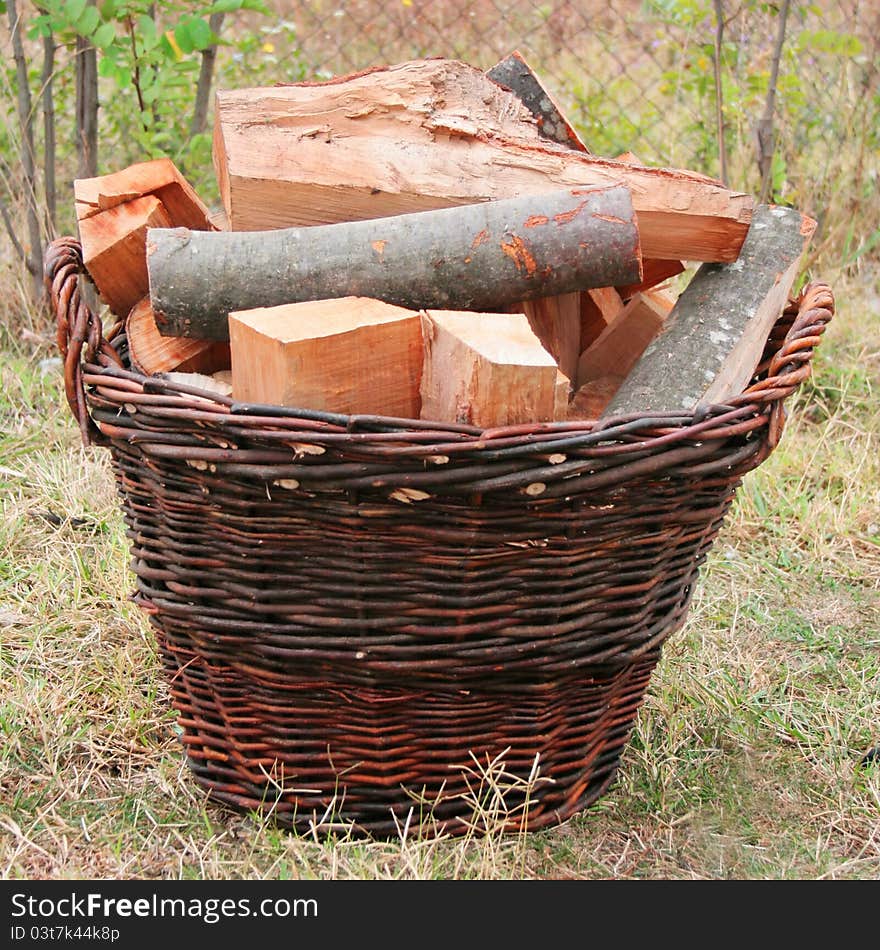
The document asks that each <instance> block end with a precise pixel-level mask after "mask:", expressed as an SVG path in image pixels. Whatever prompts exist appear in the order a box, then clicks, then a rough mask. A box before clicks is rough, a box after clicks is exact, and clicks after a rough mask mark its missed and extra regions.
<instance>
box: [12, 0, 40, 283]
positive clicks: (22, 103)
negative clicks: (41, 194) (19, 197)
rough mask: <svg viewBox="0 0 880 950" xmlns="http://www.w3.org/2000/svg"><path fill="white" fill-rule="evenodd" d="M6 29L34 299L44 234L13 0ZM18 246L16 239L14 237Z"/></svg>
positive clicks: (28, 97)
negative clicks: (12, 67)
mask: <svg viewBox="0 0 880 950" xmlns="http://www.w3.org/2000/svg"><path fill="white" fill-rule="evenodd" d="M6 9H7V14H8V16H9V33H10V37H11V39H12V56H13V59H14V60H15V75H16V81H17V87H18V88H17V95H16V105H17V108H18V125H19V129H20V131H21V170H22V174H23V176H24V189H25V203H26V206H27V228H28V243H29V244H30V248H29V249H28V253H27V254H26V255H25V261H26V263H27V269H28V271H29V272H30V274H31V277H32V278H33V291H34V299H35V300H39V299H40V297H41V295H42V292H43V235H42V231H41V230H40V215H39V211H38V209H37V190H36V186H37V182H36V178H37V171H36V159H35V154H36V152H35V149H34V120H33V115H32V113H31V90H30V86H29V85H28V67H27V59H26V58H25V54H24V45H23V43H22V39H21V28H22V22H21V17H20V15H19V12H18V5H17V3H16V0H9V2H8V3H7V7H6ZM3 220H4V223H5V224H6V227H7V230H9V227H10V223H11V222H10V220H9V217H8V214H7V213H6V212H5V211H4V214H3ZM13 243H14V244H17V245H18V246H19V247H21V245H20V243H19V242H18V241H17V240H14V241H13Z"/></svg>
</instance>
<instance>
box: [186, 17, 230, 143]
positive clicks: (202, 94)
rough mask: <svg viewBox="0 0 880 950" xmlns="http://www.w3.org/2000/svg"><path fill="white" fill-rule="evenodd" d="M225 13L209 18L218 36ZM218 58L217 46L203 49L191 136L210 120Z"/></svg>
mask: <svg viewBox="0 0 880 950" xmlns="http://www.w3.org/2000/svg"><path fill="white" fill-rule="evenodd" d="M224 16H225V14H224V13H212V14H211V16H210V18H209V19H208V25H209V26H210V27H211V32H212V33H213V34H214V35H215V36H217V35H219V33H220V30H221V29H223V18H224ZM216 59H217V46H216V44H214V45H213V46H209V47H208V48H207V49H205V50H202V65H201V69H199V81H198V85H197V86H196V102H195V106H194V108H193V114H192V121H191V122H190V126H189V137H190V138H192V137H193V136H194V135H199V134H200V133H201V132H204V131H205V124H206V123H207V121H208V105H209V103H210V101H211V83H212V82H213V79H214V63H215V61H216Z"/></svg>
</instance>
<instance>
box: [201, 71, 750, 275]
mask: <svg viewBox="0 0 880 950" xmlns="http://www.w3.org/2000/svg"><path fill="white" fill-rule="evenodd" d="M505 96H506V97H507V98H506V99H504V98H503V97H505ZM214 160H215V167H216V169H217V177H218V181H219V183H220V191H221V196H222V198H223V203H224V206H225V207H226V210H227V212H228V214H229V220H230V224H231V226H232V228H233V229H235V230H242V229H259V228H277V227H289V226H293V225H307V224H316V223H328V222H332V221H340V220H353V219H359V218H360V219H362V218H375V217H379V216H383V215H393V214H398V213H402V212H411V211H422V210H426V209H428V208H437V207H443V206H449V205H454V204H464V203H470V202H474V201H485V200H490V199H497V198H505V197H510V196H511V195H527V194H538V193H544V192H547V191H548V190H552V189H555V188H563V187H573V186H584V185H608V184H618V183H624V184H625V185H626V186H627V187H628V188H629V189H630V190H631V192H632V195H633V204H634V206H635V208H636V211H637V213H638V218H639V228H640V232H641V240H642V252H643V254H644V255H645V256H646V257H659V258H664V259H671V258H681V259H686V260H728V261H731V260H735V259H736V256H737V254H738V252H739V249H740V247H741V245H742V241H743V239H744V238H745V234H746V231H747V230H748V223H749V220H750V218H751V209H752V199H751V198H750V197H749V196H748V195H746V194H742V193H738V192H732V191H729V190H728V189H726V188H725V187H724V186H723V185H721V184H720V183H719V182H717V181H715V180H713V179H710V178H706V177H705V176H703V175H698V174H696V173H693V172H687V171H680V170H670V169H661V168H646V167H644V166H637V165H628V164H626V163H623V162H615V161H613V160H611V159H600V158H595V157H593V156H589V155H585V154H582V153H579V152H575V151H573V150H572V149H570V148H566V147H564V146H559V145H555V144H552V143H550V142H548V141H547V140H546V139H541V138H540V137H539V136H538V132H537V128H536V125H535V122H534V118H533V117H532V116H531V114H530V113H529V112H528V110H526V109H525V106H523V105H522V103H520V102H519V101H518V100H517V99H516V97H515V96H513V94H511V93H507V92H505V91H504V90H503V89H501V87H499V86H498V85H497V84H495V83H493V82H492V81H491V80H490V79H488V78H487V77H486V76H485V75H484V74H482V73H480V72H478V71H476V70H469V68H468V67H465V66H464V65H463V64H451V63H450V62H449V61H446V60H427V61H415V62H410V63H404V64H401V65H399V66H394V67H388V68H386V69H377V70H373V71H370V72H368V73H362V74H357V75H354V76H351V77H346V78H340V79H335V80H331V81H329V82H327V83H320V84H307V85H291V86H283V87H274V88H271V89H243V90H236V91H221V92H219V93H218V95H217V108H216V112H215V138H214ZM625 283H634V281H626V282H625Z"/></svg>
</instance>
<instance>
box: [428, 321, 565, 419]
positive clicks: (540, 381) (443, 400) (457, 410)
mask: <svg viewBox="0 0 880 950" xmlns="http://www.w3.org/2000/svg"><path fill="white" fill-rule="evenodd" d="M422 333H423V336H424V340H425V361H424V368H423V371H422V387H421V394H422V413H421V415H422V418H423V419H432V420H435V421H439V422H465V423H469V424H470V425H475V426H480V427H482V428H493V427H495V426H504V425H514V424H517V423H522V422H545V421H548V420H552V419H554V418H555V416H556V413H557V411H558V401H559V398H560V389H561V384H560V383H559V380H558V375H559V369H558V368H557V366H556V363H555V362H554V360H553V357H552V356H550V354H549V353H548V352H547V351H546V350H545V349H544V347H543V346H542V345H541V341H540V340H539V339H538V338H537V337H536V336H535V334H534V333H533V332H532V329H531V327H530V326H529V323H528V320H527V319H526V317H525V315H523V314H520V313H479V314H476V313H471V312H457V311H449V310H446V311H441V310H427V311H425V312H424V313H423V314H422Z"/></svg>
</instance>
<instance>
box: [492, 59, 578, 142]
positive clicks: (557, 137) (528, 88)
mask: <svg viewBox="0 0 880 950" xmlns="http://www.w3.org/2000/svg"><path fill="white" fill-rule="evenodd" d="M486 75H487V76H488V77H489V78H490V79H491V80H492V81H493V82H496V83H498V84H499V85H500V86H503V87H504V88H505V89H509V90H510V91H511V92H513V93H514V94H515V95H516V96H517V98H519V99H520V100H521V101H522V103H523V105H525V107H526V108H527V109H528V110H529V112H531V113H532V115H533V116H534V117H535V119H537V122H538V130H539V131H540V133H541V136H542V137H543V138H545V139H549V140H550V141H551V142H556V143H558V144H559V145H565V146H566V147H568V148H571V149H574V150H575V151H576V152H584V153H585V154H587V155H589V154H590V150H589V149H588V148H587V146H586V145H584V143H583V141H582V140H581V137H580V136H579V135H578V134H577V132H576V131H575V130H574V127H573V126H572V124H571V123H570V122H569V121H568V119H566V118H565V115H564V113H563V112H562V109H560V108H559V105H558V104H557V103H556V102H555V101H554V99H553V97H552V96H551V95H550V93H549V92H547V90H546V89H545V88H544V86H543V84H542V83H541V80H540V79H538V77H537V76H536V75H535V73H534V71H533V70H532V68H531V67H530V66H529V64H528V63H527V62H526V61H525V59H524V58H523V55H522V53H520V51H519V50H514V51H513V52H512V53H511V54H510V55H509V56H507V57H505V58H504V59H502V60H501V62H500V63H496V64H495V65H494V66H493V67H492V68H491V69H488V70H486Z"/></svg>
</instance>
